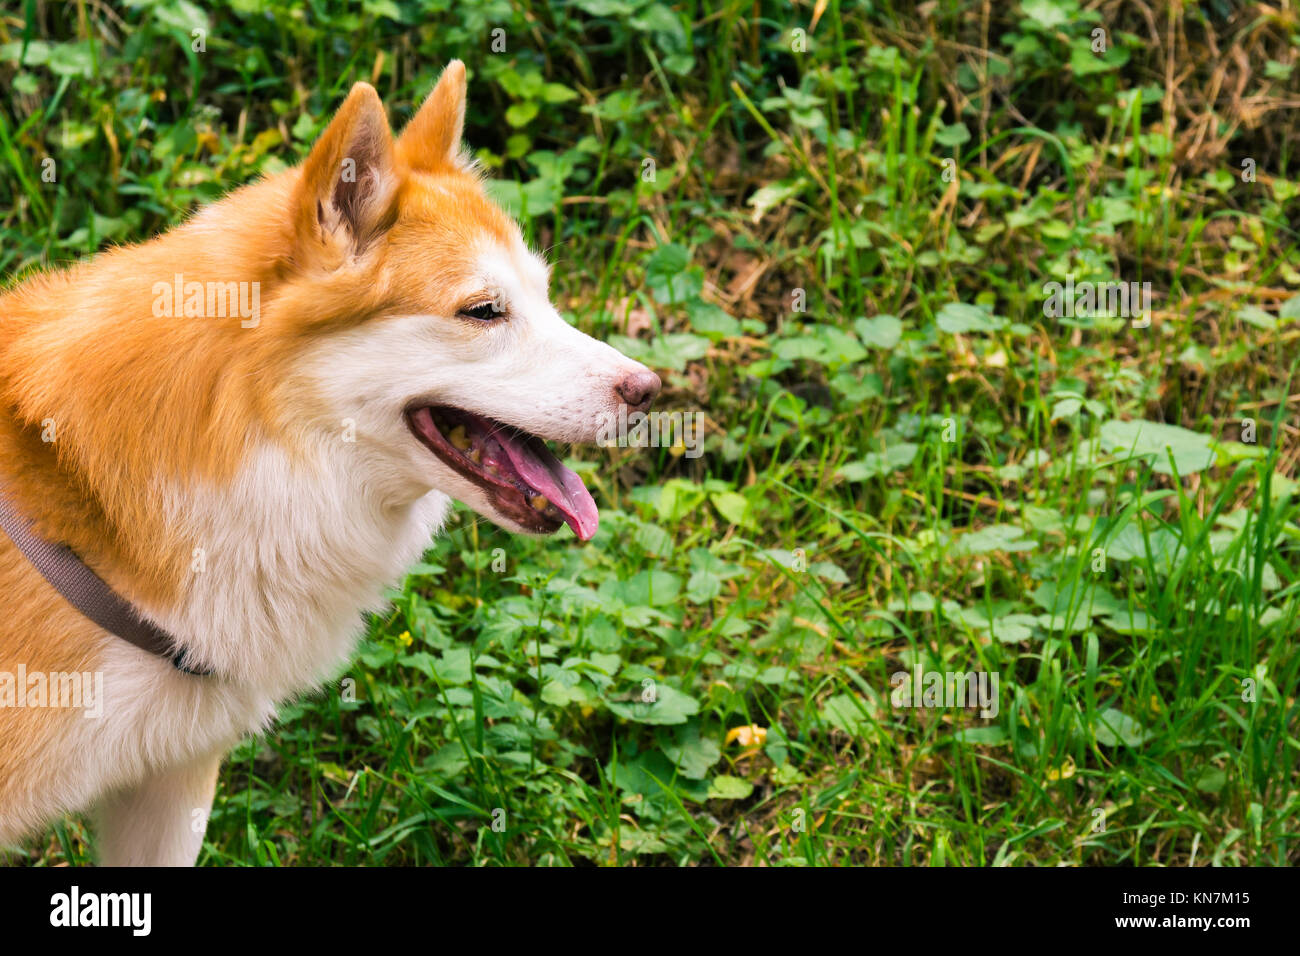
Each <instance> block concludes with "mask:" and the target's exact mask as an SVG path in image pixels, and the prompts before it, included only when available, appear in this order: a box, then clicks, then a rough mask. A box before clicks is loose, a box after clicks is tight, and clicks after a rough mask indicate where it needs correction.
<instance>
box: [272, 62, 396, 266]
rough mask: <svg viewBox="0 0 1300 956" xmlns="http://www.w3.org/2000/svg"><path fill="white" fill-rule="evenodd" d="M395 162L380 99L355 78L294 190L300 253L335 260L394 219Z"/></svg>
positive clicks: (360, 248)
mask: <svg viewBox="0 0 1300 956" xmlns="http://www.w3.org/2000/svg"><path fill="white" fill-rule="evenodd" d="M396 168H397V162H396V155H395V151H394V148H393V133H392V130H391V129H390V128H389V126H388V116H387V114H385V113H384V104H383V103H381V102H380V101H379V94H378V93H376V92H375V88H374V87H373V86H371V85H370V84H369V83H357V84H355V85H354V86H353V87H352V92H350V93H349V94H348V98H347V99H346V100H344V101H343V105H342V106H340V107H339V111H338V112H337V113H336V114H334V119H332V120H331V121H330V124H329V126H327V127H325V132H324V133H322V134H321V137H320V139H318V140H317V141H316V145H315V146H313V147H312V149H311V153H310V154H309V155H308V156H307V160H306V162H304V163H303V165H302V178H301V179H300V180H299V181H298V185H297V188H296V190H295V193H294V212H295V219H294V226H295V231H296V232H297V239H298V245H299V249H300V254H301V255H302V257H303V258H304V259H309V260H316V259H319V258H321V257H324V258H325V260H326V261H331V260H332V261H333V262H334V264H337V262H338V261H339V257H340V256H341V255H346V254H348V253H352V254H355V253H359V252H362V251H364V250H365V248H366V246H367V245H368V244H369V243H370V241H371V240H372V239H374V237H375V236H376V235H377V234H379V233H380V232H382V231H383V230H385V229H387V228H388V227H389V226H390V225H392V222H393V218H394V214H395V212H396V203H397V188H398V176H397V172H396ZM331 253H332V254H331Z"/></svg>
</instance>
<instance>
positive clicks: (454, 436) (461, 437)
mask: <svg viewBox="0 0 1300 956" xmlns="http://www.w3.org/2000/svg"><path fill="white" fill-rule="evenodd" d="M447 438H448V439H450V441H451V443H452V444H453V445H454V446H455V447H456V448H458V449H459V450H460V451H464V450H465V449H466V448H468V447H469V435H467V434H465V426H464V425H457V426H456V427H455V428H453V429H452V430H451V433H450V434H449V435H448V436H447Z"/></svg>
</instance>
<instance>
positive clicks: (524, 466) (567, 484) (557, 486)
mask: <svg viewBox="0 0 1300 956" xmlns="http://www.w3.org/2000/svg"><path fill="white" fill-rule="evenodd" d="M492 437H493V438H495V439H496V440H497V441H498V442H500V443H501V447H502V448H503V449H504V450H505V453H506V455H507V457H509V459H510V464H512V465H513V466H514V468H515V471H516V472H518V474H519V477H520V479H522V480H523V482H524V484H526V485H528V487H529V488H532V489H533V491H535V492H537V493H538V494H539V495H544V496H545V497H546V500H547V501H549V502H550V503H551V504H553V505H555V507H556V508H558V509H559V510H560V513H561V514H562V515H564V520H565V521H566V522H568V525H569V527H570V528H572V529H573V533H574V534H576V535H577V536H578V540H579V541H590V540H591V536H592V535H594V534H595V533H596V527H597V525H598V524H599V523H600V513H599V512H598V511H597V510H596V502H595V501H593V500H592V498H591V492H589V491H588V490H587V486H586V485H584V484H583V483H582V479H581V478H579V477H578V476H577V475H576V474H574V473H573V472H572V471H570V470H569V469H568V468H565V467H564V466H563V465H562V464H560V462H559V461H558V460H557V459H556V458H553V457H552V456H550V455H549V454H548V455H547V457H548V458H550V459H551V460H550V461H549V462H547V461H543V460H542V459H541V458H540V457H539V456H538V454H537V452H535V451H534V450H533V449H531V448H529V447H528V445H526V444H525V443H524V442H523V441H521V440H520V439H519V437H518V436H516V435H513V434H510V433H508V432H507V431H506V430H504V429H503V430H501V431H498V432H497V433H496V434H495V435H493V436H492Z"/></svg>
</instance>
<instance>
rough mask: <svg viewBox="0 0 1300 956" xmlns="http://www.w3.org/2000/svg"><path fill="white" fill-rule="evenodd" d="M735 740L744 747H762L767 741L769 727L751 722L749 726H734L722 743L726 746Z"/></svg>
mask: <svg viewBox="0 0 1300 956" xmlns="http://www.w3.org/2000/svg"><path fill="white" fill-rule="evenodd" d="M733 740H734V741H736V742H737V743H739V744H740V746H742V747H761V746H763V744H764V743H765V742H766V741H767V728H766V727H760V726H758V724H750V725H749V726H748V727H732V728H731V729H730V730H728V731H727V739H726V740H724V741H723V742H722V745H723V746H724V747H725V746H726V745H727V744H729V743H731V742H732V741H733Z"/></svg>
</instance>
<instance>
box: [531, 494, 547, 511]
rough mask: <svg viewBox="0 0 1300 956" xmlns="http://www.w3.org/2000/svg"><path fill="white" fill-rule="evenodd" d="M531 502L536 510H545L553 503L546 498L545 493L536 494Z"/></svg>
mask: <svg viewBox="0 0 1300 956" xmlns="http://www.w3.org/2000/svg"><path fill="white" fill-rule="evenodd" d="M530 504H531V505H532V506H533V510H534V511H545V510H546V509H547V508H549V507H550V505H551V503H550V502H549V501H547V500H546V496H545V495H534V496H533V500H532V501H531V502H530Z"/></svg>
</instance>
